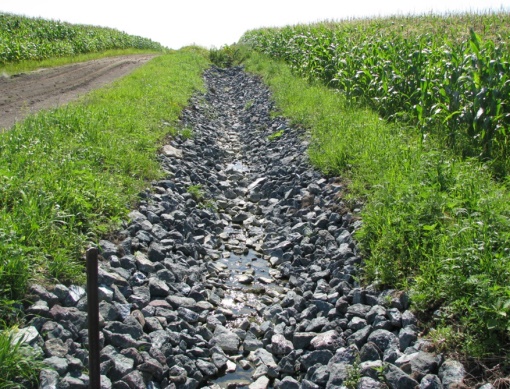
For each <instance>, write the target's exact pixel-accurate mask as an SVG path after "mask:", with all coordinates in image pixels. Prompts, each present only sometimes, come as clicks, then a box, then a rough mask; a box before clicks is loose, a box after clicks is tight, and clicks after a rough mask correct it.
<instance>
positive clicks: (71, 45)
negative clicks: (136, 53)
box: [0, 13, 163, 66]
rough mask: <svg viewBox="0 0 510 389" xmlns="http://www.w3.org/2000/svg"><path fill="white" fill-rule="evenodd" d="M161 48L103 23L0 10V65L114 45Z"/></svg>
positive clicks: (109, 48) (110, 48) (106, 47)
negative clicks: (89, 22) (97, 25)
mask: <svg viewBox="0 0 510 389" xmlns="http://www.w3.org/2000/svg"><path fill="white" fill-rule="evenodd" d="M128 48H133V49H144V50H155V51H161V50H162V49H163V47H162V46H161V45H160V44H159V43H156V42H153V41H152V40H150V39H147V38H142V37H139V36H133V35H128V34H126V33H124V32H121V31H118V30H115V29H112V28H103V27H94V26H87V25H76V24H69V23H64V22H60V21H54V20H46V19H41V18H28V17H23V16H17V15H11V14H3V13H0V66H1V65H4V64H6V63H10V62H19V61H24V60H42V59H48V58H55V57H67V56H74V55H78V54H86V53H92V52H101V51H105V50H114V49H128Z"/></svg>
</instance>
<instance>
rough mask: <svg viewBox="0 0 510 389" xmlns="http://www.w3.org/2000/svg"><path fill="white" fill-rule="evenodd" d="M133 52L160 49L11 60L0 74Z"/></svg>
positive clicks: (16, 72) (23, 71) (25, 71)
mask: <svg viewBox="0 0 510 389" xmlns="http://www.w3.org/2000/svg"><path fill="white" fill-rule="evenodd" d="M132 54H157V55H160V54H161V52H160V51H155V50H139V49H124V50H107V51H103V52H100V53H88V54H80V55H75V56H70V57H59V58H48V59H45V60H40V61H38V60H25V61H20V62H14V63H13V62H10V63H7V64H4V65H1V66H0V75H2V76H12V75H15V74H20V73H27V72H31V71H33V70H37V69H42V68H52V67H56V66H63V65H69V64H73V63H78V62H86V61H92V60H94V59H100V58H107V57H117V56H122V55H132Z"/></svg>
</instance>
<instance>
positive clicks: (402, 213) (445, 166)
mask: <svg viewBox="0 0 510 389" xmlns="http://www.w3.org/2000/svg"><path fill="white" fill-rule="evenodd" d="M245 65H246V67H247V69H248V70H249V71H253V72H256V73H258V74H261V75H262V76H263V78H264V80H265V82H266V83H267V84H268V85H269V86H270V87H271V89H272V91H273V93H274V98H275V100H276V103H277V106H278V107H279V109H281V113H282V114H283V115H284V116H286V117H289V118H290V119H291V120H293V122H294V123H295V124H299V125H303V126H305V127H307V128H310V129H311V133H312V139H313V142H312V144H311V146H310V149H309V153H310V158H311V161H312V162H313V163H314V164H315V165H316V166H317V167H319V168H320V169H321V170H322V171H323V172H324V173H326V174H330V175H339V176H341V177H343V178H344V179H345V182H346V184H348V185H347V188H346V190H348V193H347V194H348V196H350V197H352V198H357V199H358V201H359V199H361V200H362V201H364V202H365V205H364V207H363V211H362V218H363V226H362V228H361V230H360V231H359V233H358V234H357V239H358V240H359V242H360V244H361V246H362V249H363V251H364V258H365V263H364V274H363V275H362V276H363V279H364V282H373V283H375V284H376V285H379V286H381V287H383V286H394V287H398V288H405V289H408V290H410V293H411V296H412V301H413V306H414V309H415V310H416V311H417V312H419V313H424V315H423V318H424V320H425V322H426V323H428V324H433V325H434V326H442V327H444V328H449V329H450V330H449V331H443V332H442V333H443V334H446V333H455V334H458V335H457V337H456V342H455V343H454V344H455V345H456V346H457V347H458V350H461V351H463V352H467V353H470V354H471V355H475V356H479V357H480V356H487V355H490V354H492V355H494V354H496V355H499V356H501V355H505V350H507V349H508V347H509V346H510V343H509V339H510V337H509V335H510V328H509V321H508V315H510V286H509V285H510V283H509V281H510V260H509V253H508V247H509V245H508V243H509V241H510V222H509V216H510V207H509V205H508V204H509V203H510V202H509V200H510V196H509V193H508V191H507V190H506V188H505V187H504V186H502V185H501V184H498V183H495V182H494V181H493V180H492V178H491V175H490V172H489V171H488V169H486V168H484V167H483V166H481V165H480V164H479V162H478V161H477V160H464V161H461V160H460V158H458V157H457V156H455V154H454V153H453V152H451V151H448V149H445V148H444V147H441V145H440V144H439V143H438V142H437V141H435V140H434V139H433V138H432V137H423V136H422V133H421V132H420V131H419V130H418V129H415V130H413V129H412V128H409V127H405V126H399V125H397V124H396V123H388V122H385V121H382V120H380V118H379V116H378V115H377V113H375V112H373V111H372V110H370V109H369V108H363V107H360V106H359V105H357V104H352V103H350V102H349V100H348V99H347V98H346V97H345V96H344V95H343V94H339V93H336V92H335V91H334V90H332V89H331V88H327V87H325V86H321V85H319V84H309V83H308V82H307V81H306V80H304V79H302V78H298V77H296V76H295V75H293V73H292V69H291V67H290V66H287V65H285V64H284V63H282V62H276V61H272V60H271V59H270V58H268V57H267V56H265V55H262V54H258V53H252V55H251V56H250V58H249V59H248V60H247V61H246V62H245ZM434 311H437V313H438V314H439V313H440V316H441V321H440V322H439V323H435V324H434V323H431V321H430V319H431V317H432V312H434ZM500 362H502V363H505V361H504V359H503V358H501V357H500ZM506 362H508V361H506Z"/></svg>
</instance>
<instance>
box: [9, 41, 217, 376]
mask: <svg viewBox="0 0 510 389" xmlns="http://www.w3.org/2000/svg"><path fill="white" fill-rule="evenodd" d="M204 52H205V51H203V50H201V49H195V48H188V49H182V50H180V51H178V52H173V53H171V54H166V55H161V56H159V57H157V58H155V59H153V60H152V61H150V62H149V63H147V64H146V65H144V66H142V67H141V68H139V69H137V70H135V71H134V72H133V73H132V74H130V75H129V76H127V77H125V78H123V79H122V80H120V81H119V82H116V83H114V84H112V85H111V86H109V87H106V88H103V89H100V90H98V91H95V92H93V93H90V94H88V95H86V96H85V97H84V98H82V99H81V100H80V101H78V102H77V103H73V104H70V105H68V106H64V107H61V108H58V109H55V110H49V111H43V112H40V113H39V114H36V115H32V116H30V117H28V118H27V119H26V120H25V121H23V122H21V123H18V124H16V125H15V126H14V127H13V128H12V129H10V130H9V131H8V132H6V133H4V134H1V135H0V237H1V239H0V285H1V286H2V287H1V289H0V314H1V319H2V320H3V321H5V322H9V320H10V319H11V318H13V317H14V316H15V315H14V314H13V311H12V307H13V306H14V305H15V303H16V302H17V301H19V300H20V299H22V298H23V295H24V293H25V290H26V287H27V285H28V284H29V283H30V282H32V281H33V280H34V279H36V280H38V281H41V282H51V281H52V280H60V281H71V280H74V281H76V280H80V279H82V277H83V263H82V262H80V260H79V258H80V255H81V254H82V253H83V250H84V249H85V246H86V242H91V241H92V242H94V241H97V239H98V238H99V237H100V236H101V235H103V234H105V233H107V232H108V231H110V230H111V228H113V227H114V226H115V224H116V223H117V222H118V221H119V220H120V219H121V218H123V217H125V215H126V213H127V211H128V209H129V207H130V206H132V205H133V204H134V202H135V201H136V199H137V194H138V193H139V192H140V191H141V190H142V189H143V188H144V187H145V186H146V185H147V181H148V180H151V179H154V178H158V177H160V176H161V174H162V172H161V171H160V167H159V164H158V163H157V161H156V153H157V150H158V147H160V145H161V144H162V142H163V139H164V138H165V137H167V136H169V135H172V134H174V130H173V124H176V123H177V120H178V117H179V114H180V111H181V110H182V108H183V107H184V106H185V104H186V103H187V101H188V99H189V97H190V95H191V93H192V92H193V91H194V90H196V89H200V88H202V87H203V86H202V84H203V82H202V79H201V77H200V74H201V72H202V70H203V69H204V68H205V67H206V66H207V64H208V61H207V58H206V56H207V53H206V52H205V53H204ZM0 370H1V367H0Z"/></svg>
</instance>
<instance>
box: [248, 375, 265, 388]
mask: <svg viewBox="0 0 510 389" xmlns="http://www.w3.org/2000/svg"><path fill="white" fill-rule="evenodd" d="M268 387H269V378H268V377H266V376H262V377H260V378H258V379H257V380H256V381H255V382H253V383H251V384H250V385H248V388H249V389H266V388H268Z"/></svg>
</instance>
